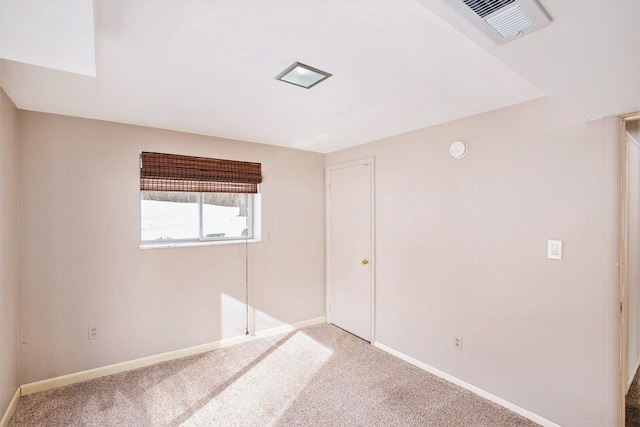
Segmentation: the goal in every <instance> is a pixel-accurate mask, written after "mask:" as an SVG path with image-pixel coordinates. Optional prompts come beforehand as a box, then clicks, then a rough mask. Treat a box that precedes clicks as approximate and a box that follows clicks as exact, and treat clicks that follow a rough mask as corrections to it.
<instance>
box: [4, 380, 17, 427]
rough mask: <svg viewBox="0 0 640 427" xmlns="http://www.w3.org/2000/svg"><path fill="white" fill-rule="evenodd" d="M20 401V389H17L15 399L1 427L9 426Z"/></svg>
mask: <svg viewBox="0 0 640 427" xmlns="http://www.w3.org/2000/svg"><path fill="white" fill-rule="evenodd" d="M19 400H20V387H18V388H17V389H16V392H15V393H14V395H13V399H11V402H10V403H9V407H8V408H7V410H6V411H5V412H4V415H3V416H2V419H1V420H0V427H7V426H8V425H9V421H11V417H12V416H13V411H15V410H16V406H17V405H18V401H19Z"/></svg>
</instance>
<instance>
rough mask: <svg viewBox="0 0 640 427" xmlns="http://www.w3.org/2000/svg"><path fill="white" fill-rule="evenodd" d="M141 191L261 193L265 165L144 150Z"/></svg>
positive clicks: (141, 167) (141, 157)
mask: <svg viewBox="0 0 640 427" xmlns="http://www.w3.org/2000/svg"><path fill="white" fill-rule="evenodd" d="M140 160H141V165H140V190H143V191H193V192H202V193H257V192H258V184H259V183H261V182H262V164H261V163H251V162H240V161H237V160H222V159H209V158H206V157H193V156H181V155H178V154H163V153H148V152H144V151H143V152H142V153H141V156H140Z"/></svg>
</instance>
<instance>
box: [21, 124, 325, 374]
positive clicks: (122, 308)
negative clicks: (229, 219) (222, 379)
mask: <svg viewBox="0 0 640 427" xmlns="http://www.w3.org/2000/svg"><path fill="white" fill-rule="evenodd" d="M19 133H20V157H19V183H20V205H19V209H20V218H21V220H20V228H19V233H20V244H19V256H20V261H19V272H20V304H19V325H20V328H19V340H20V382H21V383H27V382H31V381H35V380H41V379H45V378H50V377H54V376H58V375H63V374H68V373H72V372H77V371H81V370H85V369H90V368H95V367H99V366H104V365H108V364H112V363H116V362H122V361H126V360H131V359H135V358H139V357H143V356H148V355H153V354H157V353H162V352H166V351H170V350H175V349H180V348H184V347H188V346H193V345H197V344H202V343H206V342H211V341H216V340H219V339H221V338H228V337H230V336H237V335H242V334H244V332H245V320H244V319H245V310H244V305H243V304H244V299H245V292H244V289H245V246H244V245H224V246H206V247H190V248H171V249H140V248H139V238H140V219H139V218H140V199H139V166H138V165H139V152H140V151H141V150H145V151H159V152H168V153H178V154H187V155H197V156H206V157H217V158H227V159H236V160H246V161H253V162H261V163H262V169H263V176H264V182H263V184H262V186H261V188H262V189H261V193H262V236H263V241H262V243H255V244H251V245H249V276H250V279H249V280H250V285H249V286H250V302H251V304H252V306H254V307H255V308H256V310H257V320H256V326H257V329H258V330H260V329H265V328H268V327H272V326H275V325H278V324H283V323H293V322H298V321H302V320H307V319H310V318H314V317H318V316H323V315H324V155H321V154H317V153H311V152H304V151H298V150H292V149H285V148H279V147H273V146H267V145H262V144H252V143H247V142H240V141H231V140H224V139H220V138H212V137H203V136H197V135H190V134H184V133H178V132H170V131H163V130H156V129H150V128H144V127H137V126H129V125H123V124H115V123H108V122H100V121H93V120H85V119H79V118H71V117H63V116H56V115H49V114H41V113H33V112H25V111H20V126H19ZM90 324H91V325H96V326H97V327H98V331H99V332H98V333H99V339H97V340H91V341H89V340H88V339H87V328H88V326H89V325H90Z"/></svg>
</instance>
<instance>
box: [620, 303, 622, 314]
mask: <svg viewBox="0 0 640 427" xmlns="http://www.w3.org/2000/svg"><path fill="white" fill-rule="evenodd" d="M620 314H622V303H620Z"/></svg>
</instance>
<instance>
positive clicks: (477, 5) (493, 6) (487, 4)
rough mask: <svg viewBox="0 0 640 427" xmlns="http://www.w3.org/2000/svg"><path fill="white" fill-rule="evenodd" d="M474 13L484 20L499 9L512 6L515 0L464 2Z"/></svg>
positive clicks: (465, 0) (475, 0)
mask: <svg viewBox="0 0 640 427" xmlns="http://www.w3.org/2000/svg"><path fill="white" fill-rule="evenodd" d="M462 1H463V2H465V4H466V5H467V6H469V7H470V8H471V9H473V11H474V12H475V13H476V14H477V15H478V16H480V18H484V17H485V16H487V15H491V14H492V13H493V12H495V11H496V10H498V9H502V8H503V7H505V6H508V5H510V4H511V3H513V2H514V1H515V0H462Z"/></svg>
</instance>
